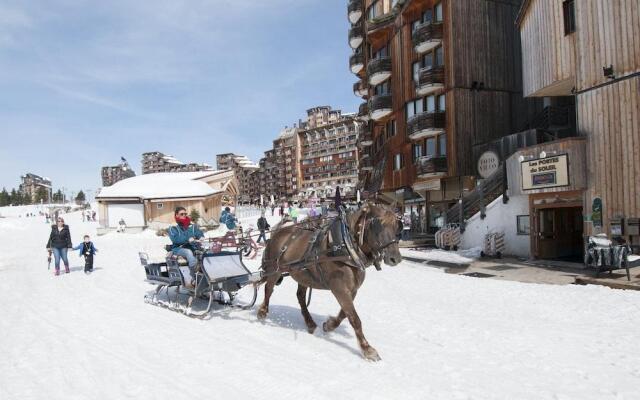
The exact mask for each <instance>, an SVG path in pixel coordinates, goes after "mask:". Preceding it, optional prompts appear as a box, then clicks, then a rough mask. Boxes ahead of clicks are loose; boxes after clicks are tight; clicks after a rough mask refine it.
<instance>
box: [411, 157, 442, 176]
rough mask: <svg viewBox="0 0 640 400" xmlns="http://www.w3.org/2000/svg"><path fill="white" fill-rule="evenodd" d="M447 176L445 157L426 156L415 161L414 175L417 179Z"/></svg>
mask: <svg viewBox="0 0 640 400" xmlns="http://www.w3.org/2000/svg"><path fill="white" fill-rule="evenodd" d="M446 174H447V157H444V156H426V157H420V158H418V159H417V160H416V175H418V178H432V177H437V176H445V175H446Z"/></svg>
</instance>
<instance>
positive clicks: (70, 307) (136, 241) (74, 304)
mask: <svg viewBox="0 0 640 400" xmlns="http://www.w3.org/2000/svg"><path fill="white" fill-rule="evenodd" d="M66 219H67V222H68V223H69V224H70V225H71V232H72V237H73V241H74V244H76V243H78V242H79V241H80V240H81V237H82V235H83V234H84V233H90V234H92V237H93V239H94V240H95V243H96V246H97V247H98V248H99V249H100V253H99V254H98V256H97V257H96V268H97V270H96V271H95V272H94V273H93V274H92V275H90V276H85V275H84V274H83V273H82V265H83V262H82V259H80V258H79V257H78V256H77V254H76V253H75V252H74V253H73V254H71V253H70V259H71V260H72V266H73V270H72V273H71V274H68V275H63V276H60V277H54V276H53V273H52V271H53V267H52V270H51V271H47V269H46V253H45V249H44V243H45V242H46V238H47V235H48V231H49V227H48V226H47V225H46V224H44V223H43V222H42V221H41V220H40V219H37V220H36V219H24V218H22V219H17V218H1V219H0V243H1V246H2V249H1V251H2V258H1V259H0V300H1V302H2V305H3V311H2V317H1V318H0V332H1V333H2V335H3V337H2V340H0V399H3V400H4V399H7V400H9V399H43V398H47V399H124V398H135V399H169V398H173V399H175V398H187V396H188V397H189V398H194V397H195V398H199V397H201V398H205V397H206V398H212V397H216V398H236V399H258V398H260V399H264V398H267V399H268V398H274V399H275V398H277V399H294V398H307V399H367V400H371V399H395V398H402V399H581V400H584V399H633V398H637V396H638V388H639V387H640V347H639V346H638V344H639V340H638V339H639V337H640V336H639V333H640V328H639V327H638V326H639V325H638V321H639V320H640V293H638V292H626V291H615V290H610V289H607V288H603V287H595V286H594V287H592V286H552V285H534V284H521V283H517V282H503V281H496V280H482V279H476V278H470V277H464V276H457V275H449V274H444V273H442V272H440V271H439V270H435V269H428V268H425V267H424V266H419V265H416V264H412V263H409V262H404V263H402V264H401V265H399V266H397V267H395V268H389V267H385V268H384V269H383V271H382V272H375V271H373V270H372V271H371V272H370V273H369V276H368V278H367V281H366V282H365V284H364V286H363V288H362V289H361V291H360V293H359V294H358V298H357V299H356V306H357V309H358V310H359V312H360V317H361V319H362V322H363V326H364V330H365V334H366V336H367V339H368V340H369V341H370V343H371V344H372V345H373V346H374V347H376V349H377V350H378V351H379V353H380V355H381V357H382V358H383V361H382V362H380V363H377V364H373V363H368V362H366V361H364V360H363V359H362V358H361V356H360V351H359V349H358V347H357V343H356V340H355V337H354V334H353V330H352V329H351V327H350V326H349V324H348V323H346V322H345V323H343V325H342V326H340V328H338V330H337V331H336V332H334V333H332V334H330V335H325V334H323V333H322V332H316V333H315V334H314V335H309V334H308V333H306V330H305V327H304V323H303V320H302V317H301V316H300V313H299V309H298V305H297V301H296V298H295V285H294V284H293V283H292V282H291V281H289V280H286V281H285V282H284V283H283V284H282V285H281V286H279V287H277V288H276V291H275V294H274V296H273V298H272V301H271V305H272V306H271V308H270V314H269V317H268V319H267V320H266V321H265V322H259V321H257V319H256V317H255V309H254V310H249V311H231V312H228V311H225V310H223V311H222V312H221V314H220V315H217V316H216V317H214V318H212V319H210V320H206V321H201V320H194V319H189V318H186V317H184V316H182V315H179V314H177V313H173V312H170V311H167V310H164V309H161V308H156V307H152V306H150V305H147V304H145V303H144V302H143V295H144V294H145V293H146V292H147V291H150V290H151V289H152V287H151V286H150V285H148V284H146V283H144V281H143V279H144V274H143V271H142V270H141V267H140V266H139V262H138V258H137V252H138V251H140V250H147V251H149V252H150V253H151V254H152V255H153V256H156V257H160V256H161V255H162V250H161V245H162V244H163V243H165V242H166V239H164V238H159V237H156V236H154V235H152V234H148V233H143V234H139V235H127V234H120V235H118V234H110V235H107V236H103V237H97V238H96V237H94V235H93V234H94V233H95V223H82V222H81V221H80V217H79V215H77V214H75V215H69V216H67V218H66ZM255 266H256V265H255V263H254V267H255ZM261 300H262V293H261V294H260V296H259V298H258V301H259V302H260V301H261ZM337 310H338V306H337V303H336V302H335V300H334V299H333V298H332V297H331V295H330V294H328V293H324V292H323V293H320V292H314V295H313V301H312V305H311V312H312V314H313V316H314V318H315V320H316V322H317V323H319V324H320V323H321V322H322V321H324V320H325V319H326V317H327V316H328V315H333V314H335V313H336V311H337Z"/></svg>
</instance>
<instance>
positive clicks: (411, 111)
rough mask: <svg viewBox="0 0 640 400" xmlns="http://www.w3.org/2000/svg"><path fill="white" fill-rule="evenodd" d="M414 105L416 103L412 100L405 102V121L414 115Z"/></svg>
mask: <svg viewBox="0 0 640 400" xmlns="http://www.w3.org/2000/svg"><path fill="white" fill-rule="evenodd" d="M415 106H416V103H415V102H413V101H410V102H408V103H407V121H408V120H410V119H411V117H413V116H414V115H416V110H415Z"/></svg>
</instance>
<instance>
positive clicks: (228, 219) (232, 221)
mask: <svg viewBox="0 0 640 400" xmlns="http://www.w3.org/2000/svg"><path fill="white" fill-rule="evenodd" d="M236 222H238V220H237V219H236V217H235V215H233V214H232V213H231V208H229V207H225V208H224V210H223V211H222V213H221V214H220V223H221V224H224V225H225V226H226V227H227V229H228V230H230V231H233V230H235V229H236Z"/></svg>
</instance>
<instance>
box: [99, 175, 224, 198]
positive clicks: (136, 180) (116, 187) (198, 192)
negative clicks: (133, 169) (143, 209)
mask: <svg viewBox="0 0 640 400" xmlns="http://www.w3.org/2000/svg"><path fill="white" fill-rule="evenodd" d="M219 172H221V171H201V172H160V173H155V174H144V175H138V176H134V177H131V178H127V179H123V180H121V181H118V182H116V183H114V184H113V185H112V186H108V187H103V188H102V189H101V190H100V194H99V195H97V196H96V199H107V198H139V199H141V200H144V199H167V198H184V197H206V196H211V195H212V194H216V193H219V192H221V190H220V189H214V188H212V187H211V186H209V185H208V184H207V183H206V182H204V181H202V180H200V179H203V178H206V177H208V176H211V175H215V174H217V173H219Z"/></svg>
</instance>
